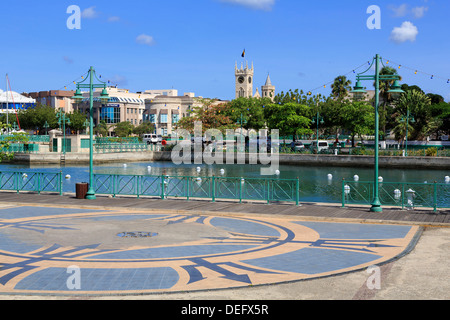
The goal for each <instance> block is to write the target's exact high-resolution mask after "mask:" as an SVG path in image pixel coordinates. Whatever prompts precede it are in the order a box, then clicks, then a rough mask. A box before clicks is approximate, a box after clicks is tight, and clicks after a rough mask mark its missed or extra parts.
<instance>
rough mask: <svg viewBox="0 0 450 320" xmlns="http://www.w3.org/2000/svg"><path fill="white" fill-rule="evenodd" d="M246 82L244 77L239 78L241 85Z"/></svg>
mask: <svg viewBox="0 0 450 320" xmlns="http://www.w3.org/2000/svg"><path fill="white" fill-rule="evenodd" d="M244 80H245V79H244V77H243V76H240V77H239V78H238V81H239V83H241V84H242V83H244Z"/></svg>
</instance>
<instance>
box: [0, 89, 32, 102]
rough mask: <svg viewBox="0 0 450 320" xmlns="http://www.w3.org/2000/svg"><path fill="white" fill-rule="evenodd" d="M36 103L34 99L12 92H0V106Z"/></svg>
mask: <svg viewBox="0 0 450 320" xmlns="http://www.w3.org/2000/svg"><path fill="white" fill-rule="evenodd" d="M6 102H8V103H11V104H12V103H13V102H14V103H36V100H35V99H32V98H28V97H25V96H23V95H21V94H19V93H17V92H14V91H3V90H0V104H1V103H6Z"/></svg>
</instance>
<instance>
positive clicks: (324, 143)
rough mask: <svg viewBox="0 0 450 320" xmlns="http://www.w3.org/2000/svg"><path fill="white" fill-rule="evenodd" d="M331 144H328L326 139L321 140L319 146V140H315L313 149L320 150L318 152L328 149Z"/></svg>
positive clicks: (312, 145) (312, 144)
mask: <svg viewBox="0 0 450 320" xmlns="http://www.w3.org/2000/svg"><path fill="white" fill-rule="evenodd" d="M329 147H330V145H329V144H328V141H325V140H319V147H318V148H317V141H313V142H312V143H311V147H310V148H311V150H318V152H321V151H323V150H328V148H329Z"/></svg>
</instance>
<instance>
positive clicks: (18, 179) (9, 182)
mask: <svg viewBox="0 0 450 320" xmlns="http://www.w3.org/2000/svg"><path fill="white" fill-rule="evenodd" d="M62 181H63V180H62V172H57V173H48V172H18V171H15V172H11V171H0V190H7V191H17V193H19V192H20V191H28V192H37V193H39V194H40V193H42V192H50V193H58V194H59V195H62V194H63V187H62V185H63V182H62Z"/></svg>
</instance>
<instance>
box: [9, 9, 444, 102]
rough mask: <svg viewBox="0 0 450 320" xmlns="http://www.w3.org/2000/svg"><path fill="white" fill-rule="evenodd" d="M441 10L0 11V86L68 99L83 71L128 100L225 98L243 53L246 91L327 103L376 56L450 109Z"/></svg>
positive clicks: (231, 91)
mask: <svg viewBox="0 0 450 320" xmlns="http://www.w3.org/2000/svg"><path fill="white" fill-rule="evenodd" d="M70 5H77V6H79V7H80V8H81V10H82V11H83V14H82V18H81V30H69V29H68V28H67V24H66V22H67V19H68V18H69V16H70V14H67V13H66V11H67V8H68V7H69V6H70ZM370 5H377V6H379V7H380V9H381V29H379V30H378V29H375V30H370V29H368V28H367V24H366V22H367V20H368V19H369V17H370V16H371V15H370V14H368V13H367V12H366V11H367V8H368V7H369V6H370ZM449 12H450V2H449V1H447V0H414V1H404V0H399V1H397V0H388V1H385V0H370V1H365V0H344V1H328V0H324V1H294V0H195V1H186V0H165V1H154V0H130V1H114V0H109V1H106V0H99V1H94V0H70V1H65V0H59V1H55V0H41V1H31V0H30V1H10V2H7V3H5V4H3V8H2V11H1V12H0V21H2V22H1V23H2V30H3V32H2V35H1V36H0V39H1V40H0V41H1V42H2V44H3V47H4V48H7V49H4V50H2V51H1V53H0V88H1V89H3V90H4V89H5V87H6V85H5V80H1V79H2V78H3V79H4V76H3V75H4V74H6V73H8V74H9V77H10V80H11V86H12V89H13V90H14V91H18V92H32V91H41V90H42V91H43V90H56V89H64V87H65V86H67V87H68V89H74V87H75V86H74V85H73V83H72V81H73V80H77V79H78V80H79V79H80V77H81V75H83V74H84V73H85V72H86V71H87V70H88V69H89V67H90V66H91V65H92V66H94V67H95V68H96V70H97V72H98V73H99V74H101V75H102V79H105V80H106V79H110V80H111V82H112V84H118V85H119V86H120V87H124V88H127V89H130V90H131V91H134V92H135V91H142V90H148V89H170V88H172V87H173V88H174V89H178V90H179V93H180V94H182V93H184V92H195V93H196V95H199V96H204V97H210V98H220V99H233V98H234V90H235V88H234V65H235V63H236V62H238V63H239V64H240V62H241V61H242V58H241V53H242V51H243V49H244V48H245V50H246V60H248V61H249V63H251V62H253V63H254V66H255V86H257V87H260V86H261V85H263V84H264V82H265V79H266V77H267V74H268V73H270V77H271V79H272V83H273V84H274V85H275V86H276V87H277V92H280V91H281V90H283V91H288V90H289V89H293V90H294V89H302V90H304V91H305V92H306V91H309V90H313V89H316V88H320V89H317V90H315V91H314V93H322V94H325V95H328V94H329V93H330V88H329V86H327V87H326V88H323V87H322V85H323V84H326V83H328V82H330V81H333V79H334V78H335V77H336V76H338V75H341V74H347V73H348V72H351V71H352V70H353V69H355V68H357V67H359V66H361V65H363V64H364V63H367V61H368V60H371V59H372V58H373V56H374V55H375V54H376V53H379V54H380V55H381V56H382V57H383V58H384V59H389V60H390V61H391V63H390V65H391V66H395V67H397V66H398V64H401V65H402V68H401V69H399V73H400V75H401V76H402V77H403V82H404V83H407V84H410V85H413V84H416V85H419V86H420V87H421V88H423V89H424V90H425V91H426V92H433V93H438V94H441V95H442V96H444V97H445V98H446V100H447V101H450V83H449V84H447V79H448V78H450V59H449V52H450V41H448V35H449V31H450V26H449V24H448V13H449ZM415 70H418V71H419V72H418V73H417V75H416V74H414V71H415ZM359 71H363V69H359ZM1 74H3V75H1ZM431 75H434V77H433V79H431ZM348 77H349V78H350V80H352V82H353V83H354V82H355V77H354V75H353V73H350V74H349V75H348ZM367 86H371V83H367Z"/></svg>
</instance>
